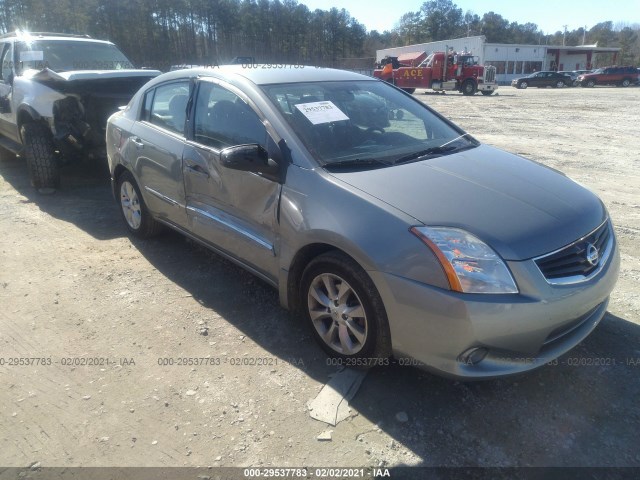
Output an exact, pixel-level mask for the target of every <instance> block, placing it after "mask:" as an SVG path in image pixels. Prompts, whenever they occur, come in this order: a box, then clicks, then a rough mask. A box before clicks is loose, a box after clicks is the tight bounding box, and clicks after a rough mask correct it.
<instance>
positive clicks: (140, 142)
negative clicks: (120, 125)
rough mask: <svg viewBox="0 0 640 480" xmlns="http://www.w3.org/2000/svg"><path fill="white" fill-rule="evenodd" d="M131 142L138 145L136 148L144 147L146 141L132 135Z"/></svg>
mask: <svg viewBox="0 0 640 480" xmlns="http://www.w3.org/2000/svg"><path fill="white" fill-rule="evenodd" d="M131 142H132V143H133V144H134V145H135V146H136V148H144V143H142V140H140V139H139V138H138V137H131Z"/></svg>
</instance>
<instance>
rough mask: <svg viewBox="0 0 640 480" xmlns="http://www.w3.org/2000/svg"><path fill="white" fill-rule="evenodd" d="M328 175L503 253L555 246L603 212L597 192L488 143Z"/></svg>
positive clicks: (513, 255) (520, 254) (521, 255)
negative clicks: (594, 192) (362, 169)
mask: <svg viewBox="0 0 640 480" xmlns="http://www.w3.org/2000/svg"><path fill="white" fill-rule="evenodd" d="M330 175H332V176H334V177H336V178H338V179H339V180H341V181H342V182H345V183H347V184H349V185H351V186H352V187H354V188H357V189H359V190H361V191H364V192H366V193H367V194H369V195H371V196H373V197H375V198H377V199H379V200H381V201H383V202H385V203H387V204H389V205H391V206H393V207H395V208H397V209H398V210H401V211H402V212H404V213H406V214H407V215H410V216H411V217H413V218H415V219H416V220H417V222H416V223H423V224H425V225H432V226H450V227H457V228H461V229H464V230H467V231H469V232H471V233H473V234H474V235H476V236H477V237H479V238H480V239H482V240H483V241H485V242H486V243H488V244H489V245H490V246H491V247H493V248H494V249H495V250H496V251H497V252H498V253H499V254H500V255H501V256H502V257H503V258H504V259H506V260H525V259H528V258H532V257H536V256H539V255H543V254H545V253H548V252H551V251H554V250H557V249H559V248H561V247H563V246H565V245H567V244H569V243H571V242H573V241H575V240H577V239H578V238H580V237H582V236H583V235H586V234H587V233H589V232H591V231H592V230H594V229H595V228H596V227H598V226H599V225H600V224H601V223H602V222H603V221H604V220H605V219H606V216H607V213H606V210H605V208H604V206H603V204H602V202H601V201H600V200H599V199H598V197H597V196H596V195H595V194H593V193H592V192H590V191H589V190H587V189H586V188H584V187H582V186H580V185H578V184H577V183H575V182H574V181H572V180H571V179H569V178H568V177H566V176H565V175H563V174H561V173H559V172H557V171H555V170H553V169H551V168H548V167H545V166H543V165H540V164H538V163H536V162H533V161H530V160H526V159H524V158H522V157H519V156H517V155H512V154H510V153H506V152H504V151H501V150H498V149H496V148H493V147H489V146H486V145H481V146H479V147H476V148H473V149H470V150H466V151H463V152H460V153H454V154H451V155H446V156H442V157H438V158H433V159H428V160H424V161H420V162H413V163H408V164H405V165H398V166H395V167H389V168H380V169H374V170H368V171H358V172H340V173H336V172H331V173H330Z"/></svg>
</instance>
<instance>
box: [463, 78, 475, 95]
mask: <svg viewBox="0 0 640 480" xmlns="http://www.w3.org/2000/svg"><path fill="white" fill-rule="evenodd" d="M475 93H476V82H474V81H473V80H471V79H469V80H465V81H464V83H463V84H462V94H463V95H475Z"/></svg>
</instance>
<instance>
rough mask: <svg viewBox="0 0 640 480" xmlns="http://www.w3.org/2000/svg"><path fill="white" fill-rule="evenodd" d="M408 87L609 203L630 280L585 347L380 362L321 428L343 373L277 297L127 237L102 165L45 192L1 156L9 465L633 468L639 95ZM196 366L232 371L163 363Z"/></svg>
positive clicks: (237, 274) (639, 261) (189, 254)
mask: <svg viewBox="0 0 640 480" xmlns="http://www.w3.org/2000/svg"><path fill="white" fill-rule="evenodd" d="M416 96H417V97H418V98H419V99H421V100H422V101H424V102H426V103H427V104H429V105H431V106H433V107H435V108H436V109H437V110H439V111H440V112H442V113H443V114H444V115H446V116H447V117H449V118H451V119H453V120H454V121H455V122H457V123H458V124H459V125H461V126H462V127H463V128H465V129H466V130H467V131H469V132H471V133H472V134H473V135H475V136H476V137H477V138H478V139H480V140H482V141H484V142H486V143H489V144H492V145H495V146H497V147H500V148H504V149H506V150H509V151H512V152H515V153H518V154H520V155H523V156H525V157H528V158H533V159H537V160H539V161H540V162H542V163H544V164H547V165H550V166H552V167H554V168H558V169H560V170H563V171H564V172H566V173H567V174H568V175H570V176H571V177H572V178H574V179H576V180H578V181H579V182H581V183H583V184H585V185H586V186H588V187H589V188H591V189H593V190H594V191H596V192H597V193H598V194H599V195H600V196H601V198H602V199H603V200H604V202H605V203H606V205H607V207H608V208H609V211H610V213H611V216H612V218H613V222H614V225H615V228H616V232H617V235H618V238H619V241H620V245H621V253H622V270H621V274H620V280H619V282H618V286H617V288H616V290H615V291H614V293H613V297H612V301H611V303H610V311H609V313H608V314H607V316H606V318H605V319H604V320H603V322H602V323H601V325H600V326H599V327H598V328H597V329H596V331H595V332H594V333H593V334H592V335H591V336H590V337H589V338H588V339H587V340H586V341H585V342H584V343H583V344H581V345H580V346H578V347H577V348H576V349H575V350H574V351H573V352H571V353H570V354H568V355H565V356H564V357H562V358H561V360H560V362H559V364H558V365H557V366H549V367H545V368H544V369H542V370H538V371H537V372H534V373H532V374H529V375H526V376H522V377H518V378H512V379H505V380H497V381H488V382H482V383H471V384H469V383H459V382H455V381H451V380H446V379H441V378H438V377H435V376H433V375H430V374H428V373H424V372H422V371H419V370H416V369H414V368H411V367H401V366H393V367H387V368H382V367H380V368H376V369H373V370H371V371H370V372H369V373H368V375H367V377H366V378H365V380H364V382H363V384H362V387H361V388H360V390H359V392H358V393H357V395H356V397H355V398H354V399H353V400H352V401H351V416H350V417H349V418H348V419H347V420H345V421H343V422H341V423H339V424H338V425H337V426H336V427H328V426H327V425H325V424H323V423H321V422H318V421H316V420H313V419H312V418H310V416H309V413H308V411H307V407H306V405H307V402H308V401H309V400H310V399H313V398H314V397H315V396H316V395H317V394H318V392H319V391H320V389H321V388H322V386H323V385H324V384H325V383H326V382H327V381H328V380H329V378H330V375H332V374H333V373H335V372H336V367H333V366H330V365H328V364H327V361H326V357H325V355H324V354H323V353H322V351H321V349H320V348H319V347H318V346H316V344H315V343H314V342H313V340H312V338H311V336H310V334H309V332H308V331H307V329H306V328H305V327H304V326H303V325H301V324H300V322H297V321H296V320H295V319H292V318H290V317H289V315H288V314H287V312H285V311H284V310H282V309H281V308H280V307H279V306H278V296H277V293H276V292H275V291H274V290H272V289H271V288H269V287H268V286H265V285H264V284H262V283H261V282H260V281H258V280H256V279H254V278H253V277H252V276H251V275H250V274H248V273H245V272H244V271H242V270H240V269H239V268H237V267H235V266H234V265H232V264H230V263H228V262H226V261H224V260H222V259H221V258H219V257H217V256H216V255H213V254H210V253H208V252H206V251H205V250H203V249H202V248H200V247H197V246H196V245H194V244H193V243H191V242H189V241H187V240H186V239H184V238H182V237H181V236H179V235H177V234H172V233H169V234H167V235H165V236H163V237H161V238H159V239H155V240H152V241H144V242H142V241H133V242H132V241H131V240H130V239H129V238H128V237H127V235H126V230H125V228H124V226H123V224H122V221H121V220H120V218H119V216H118V211H117V208H116V205H115V203H114V202H113V201H112V199H111V196H110V192H109V185H108V180H107V178H106V176H105V175H104V172H102V171H100V172H96V171H90V170H87V169H81V170H80V171H71V170H67V171H66V173H65V176H64V187H63V189H62V190H61V191H59V192H58V193H56V194H55V195H51V196H41V195H38V194H36V193H35V192H34V191H33V189H32V188H31V187H30V186H29V182H28V178H27V170H26V167H25V165H24V163H23V162H22V161H21V160H20V159H15V158H12V157H11V156H9V155H8V154H4V156H3V159H2V161H0V231H1V232H2V237H1V239H0V299H1V300H0V302H1V307H0V351H1V355H0V357H2V358H3V359H4V364H3V365H0V379H1V382H2V388H1V389H0V415H1V418H2V420H1V422H0V465H3V466H16V467H27V466H29V465H31V464H33V463H34V462H40V464H41V465H42V466H183V465H189V466H207V465H212V466H249V465H251V466H269V465H276V466H303V465H304V466H377V465H425V466H452V465H456V466H476V465H477V466H527V465H533V466H541V465H553V466H578V465H586V466H596V465H598V466H640V450H639V448H638V432H639V431H640V402H639V401H638V398H639V395H640V380H639V379H640V148H639V146H640V145H639V143H638V132H639V131H640V130H639V128H640V127H639V124H640V114H639V113H638V105H639V104H640V88H628V89H622V88H614V87H612V88H604V87H603V88H595V89H589V90H587V89H560V90H555V89H546V90H537V89H528V90H525V91H520V90H515V89H512V88H510V87H502V88H501V89H500V90H499V92H498V94H497V95H495V96H491V97H483V96H480V95H477V96H475V97H472V98H468V97H463V96H461V95H458V94H447V95H438V94H426V95H425V94H424V93H423V92H421V91H418V92H416ZM191 357H194V358H201V357H209V358H219V359H222V360H221V363H220V365H209V366H189V365H176V364H174V365H173V366H171V365H159V362H160V363H162V362H163V361H164V360H162V359H164V358H172V359H177V358H191ZM12 358H40V359H44V360H43V361H42V362H44V364H40V365H39V366H34V365H26V366H25V365H22V366H20V365H9V361H10V359H12ZM79 358H84V359H93V358H96V359H105V358H106V359H108V361H109V364H106V363H101V362H103V360H98V363H99V365H97V366H96V365H82V366H80V365H79V366H73V365H68V363H73V362H74V361H77V360H74V359H79ZM47 359H50V360H47ZM243 359H244V360H243ZM246 359H263V360H258V361H257V362H256V363H262V364H260V365H243V363H245V362H247V360H246ZM176 361H177V360H176ZM49 362H51V363H50V364H48V363H49ZM251 362H253V360H251ZM165 363H166V361H165ZM402 413H404V414H406V418H407V419H408V421H401V420H405V418H403V417H404V415H402ZM398 414H400V415H398ZM327 429H330V430H333V436H332V440H331V441H319V440H317V438H316V437H317V436H318V435H319V434H320V433H322V432H324V431H325V430H327Z"/></svg>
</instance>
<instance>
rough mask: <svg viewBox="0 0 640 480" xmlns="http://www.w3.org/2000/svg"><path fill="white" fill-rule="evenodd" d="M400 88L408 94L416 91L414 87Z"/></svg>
mask: <svg viewBox="0 0 640 480" xmlns="http://www.w3.org/2000/svg"><path fill="white" fill-rule="evenodd" d="M402 90H404V91H405V92H407V93H408V94H409V95H413V93H414V92H415V91H416V89H415V88H403V89H402Z"/></svg>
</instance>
